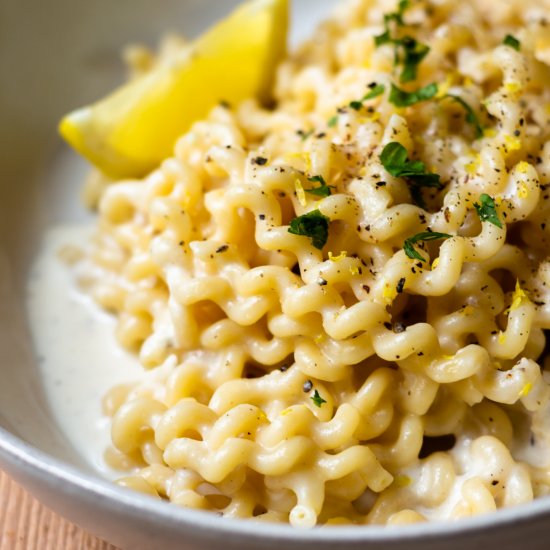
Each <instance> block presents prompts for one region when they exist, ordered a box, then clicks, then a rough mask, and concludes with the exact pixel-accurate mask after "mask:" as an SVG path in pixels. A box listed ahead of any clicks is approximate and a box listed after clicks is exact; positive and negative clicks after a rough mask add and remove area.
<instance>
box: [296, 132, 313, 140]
mask: <svg viewBox="0 0 550 550" xmlns="http://www.w3.org/2000/svg"><path fill="white" fill-rule="evenodd" d="M314 132H315V130H309V131H308V132H306V131H305V130H297V131H296V133H297V134H298V135H299V136H300V137H301V138H302V141H306V140H307V139H308V138H309V137H311V136H312V135H313V133H314Z"/></svg>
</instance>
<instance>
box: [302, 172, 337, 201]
mask: <svg viewBox="0 0 550 550" xmlns="http://www.w3.org/2000/svg"><path fill="white" fill-rule="evenodd" d="M308 181H311V182H313V183H319V184H320V185H319V187H312V188H311V189H304V191H305V192H306V193H311V194H312V195H317V196H318V197H328V196H330V195H331V194H332V191H331V189H336V187H334V185H327V183H326V181H325V179H324V178H323V176H313V177H312V178H308Z"/></svg>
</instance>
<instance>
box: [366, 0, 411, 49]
mask: <svg viewBox="0 0 550 550" xmlns="http://www.w3.org/2000/svg"><path fill="white" fill-rule="evenodd" d="M409 5H410V1H409V0H401V1H400V2H399V4H398V6H397V11H396V12H393V13H386V14H385V15H384V29H385V30H384V32H383V33H382V34H380V35H378V36H375V37H374V43H375V44H376V47H378V46H382V44H387V43H388V42H392V37H391V29H390V24H391V22H392V21H395V24H396V25H397V26H398V27H402V26H403V25H404V24H405V22H404V21H403V15H404V14H405V11H406V10H407V8H408V7H409Z"/></svg>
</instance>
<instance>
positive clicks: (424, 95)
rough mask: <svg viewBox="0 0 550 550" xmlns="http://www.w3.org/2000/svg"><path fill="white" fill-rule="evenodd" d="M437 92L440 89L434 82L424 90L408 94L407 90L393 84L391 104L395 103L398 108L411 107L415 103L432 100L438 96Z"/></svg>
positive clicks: (419, 89)
mask: <svg viewBox="0 0 550 550" xmlns="http://www.w3.org/2000/svg"><path fill="white" fill-rule="evenodd" d="M437 91H438V87H437V84H436V83H435V82H432V83H431V84H428V85H427V86H424V87H423V88H418V89H417V90H415V91H413V92H406V91H405V90H402V89H401V88H398V87H397V86H396V85H395V84H392V85H391V92H390V103H393V104H394V105H395V106H396V107H410V106H411V105H414V104H415V103H420V102H421V101H427V100H428V99H432V98H433V97H435V95H436V94H437Z"/></svg>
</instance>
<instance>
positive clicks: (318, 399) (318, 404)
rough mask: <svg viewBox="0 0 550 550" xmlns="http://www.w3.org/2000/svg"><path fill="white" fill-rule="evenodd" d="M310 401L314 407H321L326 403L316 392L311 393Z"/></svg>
mask: <svg viewBox="0 0 550 550" xmlns="http://www.w3.org/2000/svg"><path fill="white" fill-rule="evenodd" d="M310 399H311V400H312V401H313V404H314V405H315V406H316V407H319V408H320V407H321V405H322V404H323V403H326V400H325V399H323V398H322V397H321V396H320V395H319V392H318V391H317V390H315V392H314V393H313V395H312V396H311V397H310Z"/></svg>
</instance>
